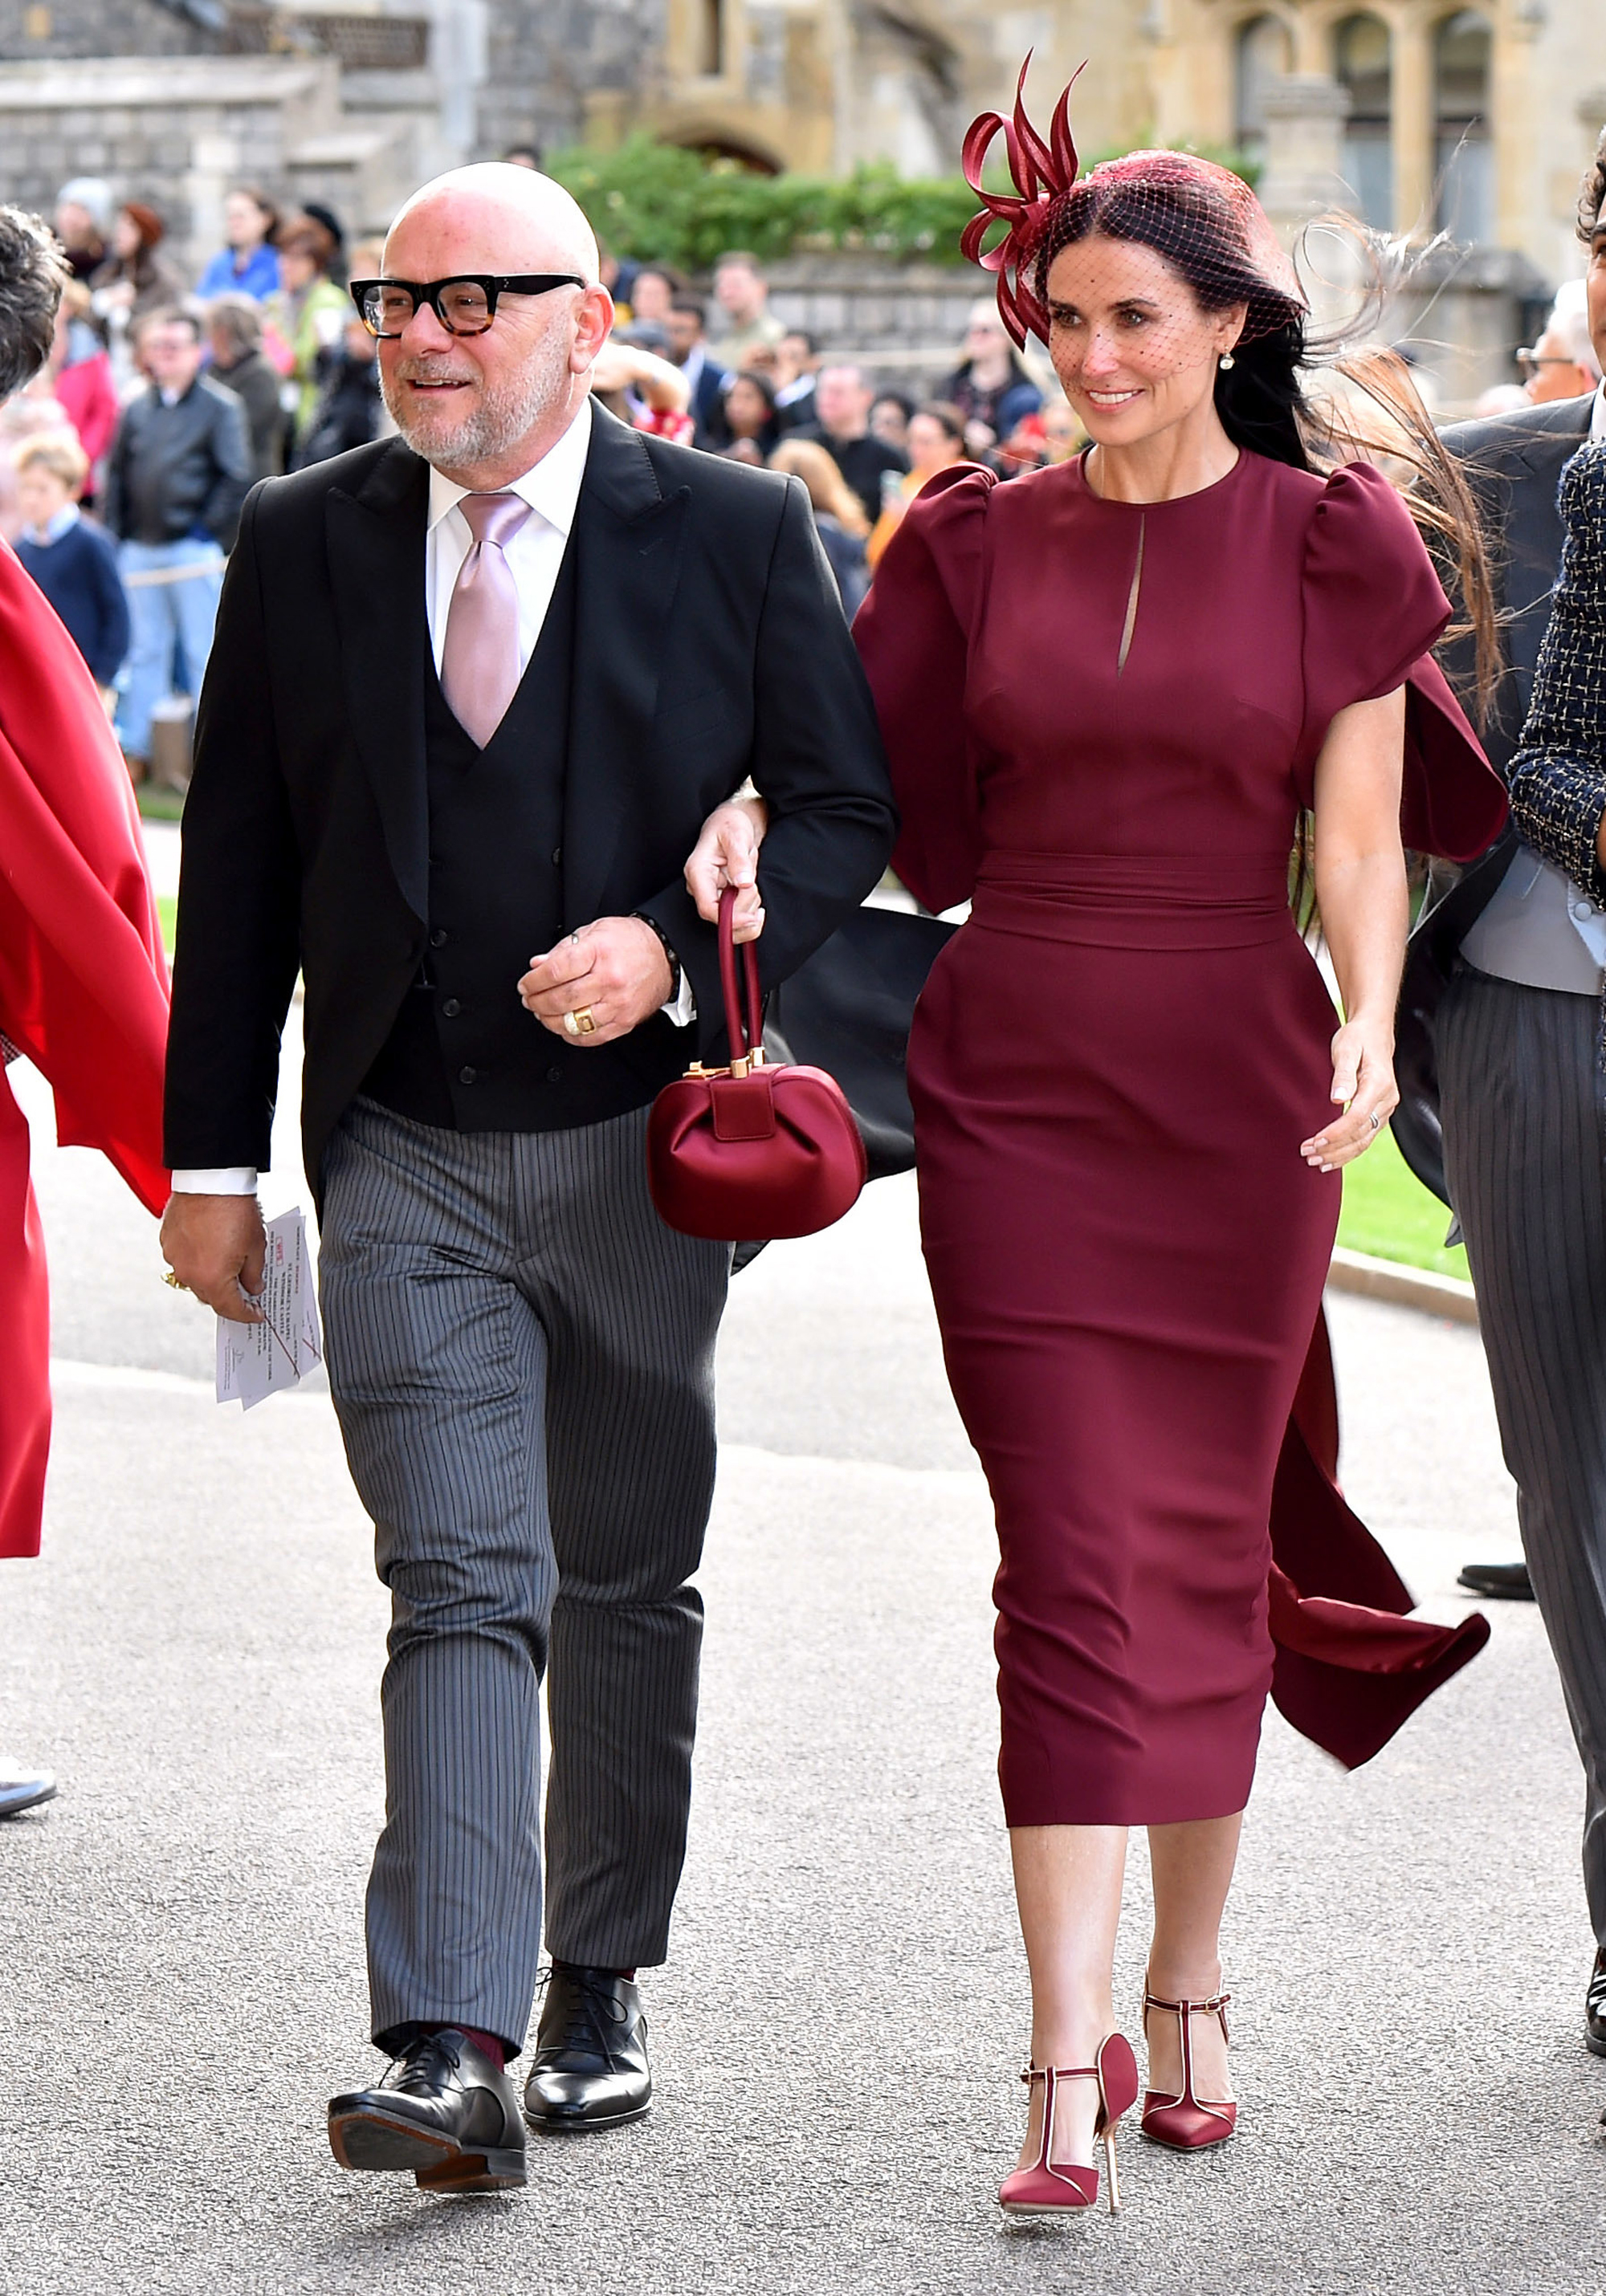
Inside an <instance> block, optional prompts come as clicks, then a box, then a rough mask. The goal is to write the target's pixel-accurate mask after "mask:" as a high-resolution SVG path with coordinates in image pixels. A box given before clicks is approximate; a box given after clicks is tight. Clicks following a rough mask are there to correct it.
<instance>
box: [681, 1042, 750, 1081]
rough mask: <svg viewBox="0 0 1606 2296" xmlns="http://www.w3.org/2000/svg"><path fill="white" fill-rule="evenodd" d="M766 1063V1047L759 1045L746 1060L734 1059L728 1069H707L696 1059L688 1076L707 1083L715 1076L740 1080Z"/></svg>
mask: <svg viewBox="0 0 1606 2296" xmlns="http://www.w3.org/2000/svg"><path fill="white" fill-rule="evenodd" d="M764 1064H765V1063H764V1048H763V1046H762V1045H759V1046H755V1047H754V1050H753V1051H752V1052H751V1053H749V1054H747V1056H746V1058H745V1060H739V1061H732V1062H731V1063H730V1066H729V1068H728V1069H705V1068H704V1065H703V1063H702V1062H701V1061H694V1062H692V1064H691V1066H690V1067H689V1068H688V1070H687V1071H686V1073H687V1075H688V1077H695V1078H696V1080H697V1082H698V1083H699V1084H707V1083H709V1082H710V1081H711V1080H712V1078H715V1077H735V1078H737V1081H738V1082H739V1081H740V1079H741V1078H743V1077H745V1076H746V1075H747V1074H748V1073H749V1072H750V1071H751V1070H754V1069H762V1067H763V1066H764Z"/></svg>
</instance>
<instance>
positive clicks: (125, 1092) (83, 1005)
mask: <svg viewBox="0 0 1606 2296" xmlns="http://www.w3.org/2000/svg"><path fill="white" fill-rule="evenodd" d="M65 276H66V271H65V266H64V265H63V263H62V257H61V251H60V250H59V248H58V247H57V246H56V243H55V241H54V238H53V236H52V234H51V233H50V230H49V228H48V226H47V225H45V224H44V223H43V222H42V221H41V220H40V219H39V218H38V217H37V216H29V215H26V214H24V213H23V212H22V211H21V209H16V208H10V207H0V399H4V398H9V397H10V396H11V394H12V392H13V391H16V390H18V389H21V387H22V385H23V384H24V383H25V382H27V381H29V378H30V377H31V376H32V375H33V374H35V373H37V371H38V369H39V368H40V367H41V366H42V365H44V363H45V357H46V355H47V354H48V352H49V349H50V344H51V338H52V333H53V330H54V322H55V314H56V307H57V304H58V302H59V300H60V297H61V291H62V282H63V280H64V278H65ZM167 1015H168V973H167V964H166V960H165V958H164V957H163V955H162V949H161V931H160V928H159V925H158V922H157V916H156V905H155V901H154V898H152V892H151V885H150V880H149V878H148V877H147V875H146V873H145V865H144V848H143V845H142V843H141V840H140V832H139V819H138V816H137V814H136V811H135V808H134V799H133V793H132V791H131V790H130V788H129V786H128V775H127V773H126V772H125V770H124V768H123V763H122V759H121V758H120V756H119V752H118V748H117V743H116V742H115V741H114V740H113V739H112V735H111V728H110V727H109V726H108V725H107V723H106V715H105V712H104V710H103V709H102V707H101V702H100V697H99V695H98V694H97V693H96V692H95V685H94V681H93V680H92V679H91V677H90V676H89V672H88V670H87V669H86V667H85V665H84V661H83V658H82V656H81V655H80V654H79V652H78V648H77V647H76V646H75V645H74V644H73V642H72V640H71V638H70V636H69V635H68V634H67V632H66V630H65V629H64V628H63V627H62V624H61V622H60V621H59V620H58V619H57V618H56V615H55V613H54V611H53V610H52V608H51V607H50V606H49V605H48V604H47V603H45V599H44V598H43V597H42V596H41V595H40V593H39V591H38V589H37V587H36V586H35V585H34V583H33V582H32V581H31V580H30V579H29V576H28V575H27V574H26V573H25V572H24V571H23V569H22V568H21V565H20V564H19V563H18V561H17V558H16V556H15V554H14V553H13V552H12V550H11V548H10V547H9V545H6V544H5V543H4V542H0V1040H3V1043H4V1056H5V1060H6V1062H10V1061H11V1060H12V1059H13V1058H14V1057H16V1056H17V1055H19V1054H21V1055H24V1056H26V1058H28V1059H29V1060H30V1061H32V1062H33V1063H34V1064H35V1066H36V1067H37V1069H38V1070H39V1071H40V1072H41V1074H42V1075H43V1076H44V1077H45V1078H46V1079H47V1080H48V1082H49V1084H50V1086H51V1088H52V1090H53V1092H54V1095H55V1106H56V1129H57V1136H58V1137H59V1138H60V1140H61V1141H62V1144H63V1145H69V1146H79V1147H92V1148H99V1149H100V1150H102V1152H103V1153H104V1154H105V1155H106V1156H108V1157H109V1158H110V1159H111V1162H112V1163H113V1164H114V1165H115V1166H116V1168H117V1169H118V1170H119V1172H120V1173H121V1174H122V1176H123V1177H124V1179H125V1180H127V1181H128V1185H129V1186H130V1187H131V1188H132V1189H133V1190H134V1193H135V1194H136V1196H138V1198H139V1199H140V1201H141V1202H142V1203H144V1205H145V1206H146V1207H147V1208H148V1209H149V1210H151V1211H152V1212H159V1211H160V1210H161V1207H162V1205H163V1204H164V1203H165V1201H167V1194H168V1178H167V1174H166V1172H165V1171H164V1170H163V1169H162V1161H161V1085H162V1068H163V1062H164V1057H165V1052H166V1045H167ZM28 1152H29V1135H28V1125H27V1121H26V1119H24V1117H23V1115H22V1111H21V1109H20V1108H19V1107H18V1105H17V1103H16V1101H15V1099H14V1098H13V1097H12V1092H11V1088H10V1086H9V1084H8V1083H7V1082H6V1081H5V1079H4V1074H3V1073H0V1556H11V1555H31V1554H37V1553H38V1551H39V1528H40V1518H41V1513H42V1509H43V1503H44V1495H45V1461H46V1457H47V1456H48V1452H49V1447H50V1319H49V1298H48V1292H47V1289H46V1283H45V1251H44V1243H43V1239H42V1237H41V1234H40V1230H39V1217H38V1210H37V1205H36V1203H35V1201H34V1194H33V1188H32V1185H31V1183H30V1180H29V1153H28ZM51 1792H54V1786H53V1785H52V1784H51V1782H50V1780H49V1779H48V1778H47V1777H45V1776H44V1775H42V1774H39V1773H29V1772H24V1771H21V1770H17V1769H14V1768H12V1769H8V1768H7V1767H6V1766H5V1765H4V1764H3V1763H0V1816H11V1815H12V1814H14V1812H15V1811H16V1810H17V1809H19V1808H26V1807H28V1806H29V1804H30V1803H31V1802H35V1801H41V1800H46V1799H47V1798H48V1796H49V1794H50V1793H51Z"/></svg>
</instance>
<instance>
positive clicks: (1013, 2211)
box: [998, 2033, 1138, 2217]
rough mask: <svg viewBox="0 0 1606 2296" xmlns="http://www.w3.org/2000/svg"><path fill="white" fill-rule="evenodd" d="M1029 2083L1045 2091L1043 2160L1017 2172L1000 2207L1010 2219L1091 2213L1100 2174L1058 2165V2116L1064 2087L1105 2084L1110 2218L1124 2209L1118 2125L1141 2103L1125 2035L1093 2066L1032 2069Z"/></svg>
mask: <svg viewBox="0 0 1606 2296" xmlns="http://www.w3.org/2000/svg"><path fill="white" fill-rule="evenodd" d="M1021 2079H1022V2080H1024V2081H1025V2082H1026V2083H1028V2085H1029V2084H1030V2083H1031V2082H1033V2081H1041V2082H1042V2085H1043V2098H1042V2137H1041V2139H1040V2141H1039V2144H1038V2147H1037V2158H1036V2160H1035V2161H1033V2163H1032V2165H1031V2167H1030V2168H1029V2169H1015V2170H1014V2171H1013V2172H1012V2174H1010V2175H1009V2176H1008V2177H1005V2178H1004V2181H1003V2183H1002V2184H1001V2185H1000V2186H999V2192H998V2204H999V2206H1000V2208H1001V2209H1002V2210H1003V2211H1004V2213H1005V2214H1006V2216H1012V2217H1058V2216H1067V2215H1069V2214H1071V2213H1072V2212H1073V2211H1074V2210H1077V2209H1091V2208H1092V2207H1093V2206H1094V2205H1095V2203H1096V2202H1097V2201H1098V2198H1099V2171H1098V2170H1097V2169H1091V2168H1089V2169H1084V2168H1083V2167H1082V2166H1081V2165H1080V2164H1079V2163H1078V2162H1076V2161H1055V2160H1054V2159H1053V2157H1052V2155H1053V2150H1054V2112H1055V2107H1056V2105H1057V2104H1058V2096H1059V2084H1060V2082H1061V2081H1069V2080H1091V2081H1097V2082H1098V2084H1099V2118H1098V2120H1096V2121H1095V2122H1094V2124H1093V2135H1094V2136H1095V2138H1097V2137H1100V2136H1101V2137H1102V2138H1103V2139H1104V2160H1105V2165H1106V2168H1107V2169H1108V2176H1109V2212H1110V2214H1111V2216H1114V2215H1115V2214H1116V2211H1117V2210H1119V2208H1120V2206H1121V2188H1120V2185H1119V2184H1118V2183H1117V2182H1116V2122H1117V2121H1118V2120H1120V2118H1121V2115H1122V2114H1123V2113H1124V2112H1128V2111H1130V2109H1131V2108H1132V2105H1134V2104H1135V2103H1137V2101H1138V2061H1137V2059H1136V2058H1135V2057H1134V2056H1133V2054H1132V2043H1131V2042H1130V2041H1129V2040H1128V2039H1127V2038H1126V2036H1125V2035H1124V2033H1108V2034H1107V2035H1106V2036H1105V2038H1104V2039H1103V2040H1102V2041H1100V2042H1099V2053H1098V2054H1097V2056H1095V2058H1094V2059H1093V2062H1092V2063H1091V2065H1028V2066H1027V2067H1026V2069H1025V2072H1023V2073H1022V2075H1021Z"/></svg>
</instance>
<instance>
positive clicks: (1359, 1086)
mask: <svg viewBox="0 0 1606 2296" xmlns="http://www.w3.org/2000/svg"><path fill="white" fill-rule="evenodd" d="M1332 1096H1333V1099H1334V1100H1335V1101H1336V1102H1337V1103H1338V1106H1339V1107H1340V1108H1342V1109H1343V1110H1344V1111H1345V1112H1344V1114H1343V1115H1342V1116H1341V1117H1339V1118H1338V1119H1337V1121H1336V1122H1334V1123H1332V1124H1330V1125H1328V1126H1327V1128H1325V1130H1323V1131H1321V1132H1318V1133H1317V1134H1316V1135H1315V1136H1314V1138H1312V1139H1309V1140H1302V1141H1301V1142H1300V1144H1299V1153H1300V1154H1301V1155H1302V1156H1303V1157H1304V1159H1305V1162H1306V1163H1307V1164H1310V1165H1314V1168H1315V1169H1316V1170H1317V1171H1319V1172H1336V1171H1337V1170H1338V1167H1339V1166H1340V1165H1341V1164H1353V1163H1354V1161H1355V1158H1356V1157H1357V1156H1361V1155H1364V1153H1365V1152H1366V1151H1367V1149H1368V1148H1370V1147H1371V1144H1372V1142H1373V1141H1374V1140H1375V1139H1376V1138H1377V1136H1378V1135H1379V1133H1380V1131H1381V1130H1382V1128H1383V1127H1384V1126H1385V1125H1386V1124H1387V1123H1388V1119H1389V1118H1390V1117H1391V1116H1392V1115H1393V1114H1394V1111H1395V1110H1396V1108H1397V1107H1398V1106H1399V1104H1400V1092H1399V1087H1398V1086H1397V1085H1396V1082H1395V1080H1394V1029H1393V1026H1392V1024H1391V1022H1390V1021H1388V1020H1377V1021H1371V1020H1368V1019H1367V1017H1366V1016H1365V1015H1364V1014H1363V1013H1357V1014H1356V1016H1355V1019H1354V1020H1353V1021H1346V1022H1345V1023H1344V1026H1343V1027H1342V1028H1341V1029H1339V1030H1338V1034H1337V1035H1336V1036H1335V1037H1334V1038H1333V1092H1332Z"/></svg>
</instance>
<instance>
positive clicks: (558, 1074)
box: [547, 1069, 564, 1084]
mask: <svg viewBox="0 0 1606 2296" xmlns="http://www.w3.org/2000/svg"><path fill="white" fill-rule="evenodd" d="M563 1080H564V1072H563V1070H562V1069H548V1070H547V1082H548V1084H562V1082H563Z"/></svg>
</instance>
